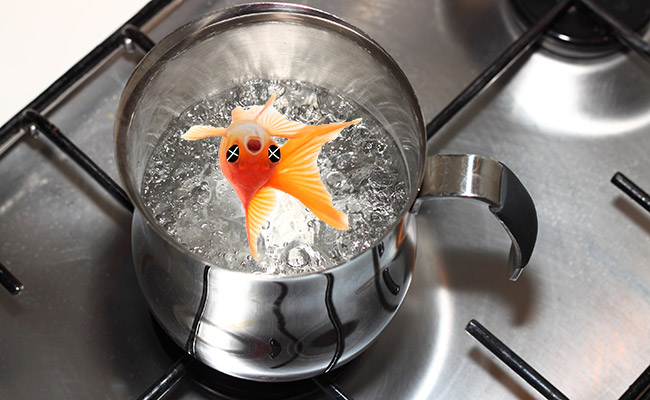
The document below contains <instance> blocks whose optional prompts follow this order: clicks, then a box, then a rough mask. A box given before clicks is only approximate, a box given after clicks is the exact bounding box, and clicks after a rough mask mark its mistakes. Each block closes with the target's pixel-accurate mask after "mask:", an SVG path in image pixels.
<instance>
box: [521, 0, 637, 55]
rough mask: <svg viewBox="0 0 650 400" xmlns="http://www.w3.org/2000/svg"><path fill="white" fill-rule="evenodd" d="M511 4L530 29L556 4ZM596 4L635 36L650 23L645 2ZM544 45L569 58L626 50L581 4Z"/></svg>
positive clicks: (603, 0)
mask: <svg viewBox="0 0 650 400" xmlns="http://www.w3.org/2000/svg"><path fill="white" fill-rule="evenodd" d="M512 3H513V5H514V9H515V10H516V12H517V14H518V16H519V17H520V19H521V21H522V22H523V23H524V25H526V26H530V25H532V24H533V23H534V22H535V21H537V20H538V19H539V18H540V17H541V16H542V15H544V13H545V12H546V11H547V10H548V9H550V8H551V7H552V6H553V4H555V3H556V1H555V0H513V1H512ZM594 3H596V4H597V5H599V6H601V7H603V8H604V9H606V10H607V11H609V12H610V13H611V15H612V16H614V17H615V18H617V19H618V20H619V21H620V22H622V23H623V24H625V25H626V26H628V27H629V28H631V29H632V30H634V31H636V32H641V31H643V30H644V29H645V28H646V26H647V24H648V21H650V3H649V2H648V1H646V0H615V1H609V0H596V1H594ZM541 43H542V46H543V47H544V48H545V49H547V50H549V51H551V52H553V53H555V54H559V55H561V56H565V57H570V58H595V57H601V56H605V55H609V54H612V53H614V52H616V51H619V50H621V49H622V48H623V46H622V44H621V43H620V42H619V41H618V40H617V39H616V36H615V33H614V31H613V30H612V29H611V27H610V26H609V25H608V24H606V23H605V22H604V21H602V20H601V19H600V18H598V17H596V16H595V15H593V13H592V12H591V11H590V10H589V8H588V7H587V6H586V5H585V4H583V3H582V2H580V1H578V2H575V4H574V5H572V6H571V7H569V9H568V10H567V11H566V12H565V13H564V15H562V16H560V17H559V18H558V19H557V21H556V22H555V23H554V24H552V25H551V27H550V28H549V30H548V31H547V34H546V38H545V40H543V41H542V42H541Z"/></svg>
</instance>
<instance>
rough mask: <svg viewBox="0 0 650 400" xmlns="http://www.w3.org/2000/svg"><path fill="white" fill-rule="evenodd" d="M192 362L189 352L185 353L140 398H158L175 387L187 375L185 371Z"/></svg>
mask: <svg viewBox="0 0 650 400" xmlns="http://www.w3.org/2000/svg"><path fill="white" fill-rule="evenodd" d="M190 362H192V357H191V356H190V355H188V354H185V355H184V356H183V357H181V358H179V359H178V361H176V362H175V363H174V365H172V366H171V368H169V370H167V372H166V373H165V375H163V376H162V377H160V379H158V381H156V382H155V383H154V384H153V385H151V387H149V388H148V389H147V390H146V391H145V392H144V393H143V394H142V395H141V396H140V397H138V400H158V399H162V397H163V396H164V395H165V393H167V392H168V391H169V389H171V388H173V387H174V385H176V384H177V383H178V381H180V380H181V378H182V377H183V376H185V372H186V370H187V367H188V365H189V363H190Z"/></svg>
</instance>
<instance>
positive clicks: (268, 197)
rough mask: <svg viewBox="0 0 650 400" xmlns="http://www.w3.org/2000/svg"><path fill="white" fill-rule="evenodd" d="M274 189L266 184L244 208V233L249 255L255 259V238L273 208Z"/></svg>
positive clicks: (274, 201)
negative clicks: (246, 237) (246, 236)
mask: <svg viewBox="0 0 650 400" xmlns="http://www.w3.org/2000/svg"><path fill="white" fill-rule="evenodd" d="M275 197H276V196H275V190H274V189H272V188H270V187H268V186H266V187H263V188H261V189H260V190H258V191H257V193H255V196H253V198H252V199H251V201H250V203H249V204H248V208H247V209H246V234H247V235H248V245H249V246H250V248H251V255H252V256H253V257H254V258H255V259H257V238H258V236H259V235H260V230H261V229H262V225H264V223H265V222H266V220H267V219H268V218H269V215H271V212H273V209H274V208H275V203H276V200H275Z"/></svg>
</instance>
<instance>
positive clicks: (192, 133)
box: [181, 125, 227, 140]
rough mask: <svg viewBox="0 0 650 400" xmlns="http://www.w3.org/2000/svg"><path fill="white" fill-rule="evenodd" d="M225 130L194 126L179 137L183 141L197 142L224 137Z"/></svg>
mask: <svg viewBox="0 0 650 400" xmlns="http://www.w3.org/2000/svg"><path fill="white" fill-rule="evenodd" d="M226 130H227V129H226V128H215V127H213V126H207V125H194V126H193V127H191V128H190V129H189V130H188V131H187V132H185V133H184V134H183V135H181V137H182V138H183V139H185V140H199V139H203V138H206V137H210V136H224V135H225V134H226Z"/></svg>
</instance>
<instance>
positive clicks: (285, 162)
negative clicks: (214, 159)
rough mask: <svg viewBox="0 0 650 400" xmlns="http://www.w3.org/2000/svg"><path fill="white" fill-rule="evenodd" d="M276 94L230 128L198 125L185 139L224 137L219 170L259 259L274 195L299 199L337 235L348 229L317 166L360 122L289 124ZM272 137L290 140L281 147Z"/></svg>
mask: <svg viewBox="0 0 650 400" xmlns="http://www.w3.org/2000/svg"><path fill="white" fill-rule="evenodd" d="M274 100H275V93H274V94H273V95H272V96H271V98H270V99H269V100H268V101H267V103H266V104H265V105H264V106H253V107H250V108H249V109H248V110H244V109H243V108H240V107H237V108H235V109H234V110H233V111H232V124H230V126H229V127H228V128H215V127H212V126H205V125H195V126H193V127H191V128H190V129H189V130H188V131H187V132H185V134H183V135H182V136H181V137H182V138H183V139H187V140H197V139H203V138H206V137H210V136H221V137H222V139H221V146H220V147H219V166H220V167H221V171H222V172H223V175H224V176H225V177H226V179H227V180H228V182H230V184H231V185H232V187H233V189H235V193H237V196H239V199H240V200H241V202H242V204H243V206H244V210H246V234H247V235H248V244H249V246H250V249H251V254H252V255H253V257H255V258H256V259H257V238H258V236H259V234H260V230H261V229H262V225H264V222H266V220H267V219H268V217H269V215H270V214H271V212H272V211H273V209H274V208H275V204H276V196H275V190H281V191H283V192H285V193H288V194H290V195H291V196H293V197H295V198H297V199H298V200H300V202H302V204H304V205H305V206H306V207H307V208H309V209H310V210H311V211H312V212H313V213H314V214H315V215H316V216H317V217H318V218H320V219H321V220H323V221H325V222H326V223H327V224H329V225H331V226H332V227H334V228H336V229H341V230H346V229H348V216H347V215H346V214H345V213H343V212H341V211H339V210H337V209H336V208H334V206H333V205H332V196H331V195H330V194H329V192H328V191H327V189H326V188H325V185H323V182H322V181H321V179H320V171H319V170H318V166H317V165H316V160H317V159H318V154H319V153H320V150H321V148H322V147H323V145H324V144H325V143H327V142H329V141H330V140H333V139H335V138H336V137H337V136H338V134H339V132H341V130H342V129H343V128H345V127H346V126H349V125H354V124H357V123H359V122H361V119H356V120H354V121H350V122H339V123H333V124H325V125H306V124H303V123H300V122H295V121H290V120H288V119H287V118H285V117H284V116H283V115H282V114H280V113H279V112H278V111H277V110H276V109H275V108H274V107H273V101H274ZM272 136H277V137H283V138H287V139H289V140H288V141H287V142H286V143H285V144H284V145H283V146H282V147H279V146H278V145H277V143H276V142H275V141H274V140H273V139H272V138H271V137H272Z"/></svg>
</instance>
